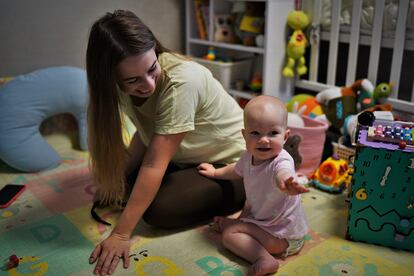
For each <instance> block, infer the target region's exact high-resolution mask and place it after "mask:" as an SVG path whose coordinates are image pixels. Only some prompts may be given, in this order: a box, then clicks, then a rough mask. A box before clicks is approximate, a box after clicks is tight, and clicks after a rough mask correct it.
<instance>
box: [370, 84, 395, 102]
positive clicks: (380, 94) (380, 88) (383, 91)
mask: <svg viewBox="0 0 414 276" xmlns="http://www.w3.org/2000/svg"><path fill="white" fill-rule="evenodd" d="M391 93H392V83H386V82H382V83H380V84H378V85H377V86H376V87H375V89H374V94H373V97H374V100H375V101H377V102H380V101H382V100H383V99H385V98H388V97H389V96H390V95H391Z"/></svg>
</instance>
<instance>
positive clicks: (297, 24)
mask: <svg viewBox="0 0 414 276" xmlns="http://www.w3.org/2000/svg"><path fill="white" fill-rule="evenodd" d="M287 24H288V26H289V27H290V28H291V29H293V33H292V35H291V36H290V38H289V41H288V43H287V47H286V55H287V63H286V66H285V67H284V68H283V72H282V74H283V76H285V77H287V78H292V77H293V76H294V75H295V74H294V67H295V64H296V63H297V68H296V72H297V74H298V75H299V76H300V75H304V74H306V73H307V71H308V68H307V67H306V62H305V57H304V54H305V50H306V46H307V44H308V40H307V39H306V36H305V34H304V32H303V30H304V29H305V28H306V27H307V26H308V25H309V18H308V16H307V15H306V14H305V13H304V12H303V11H291V12H290V13H289V14H288V19H287Z"/></svg>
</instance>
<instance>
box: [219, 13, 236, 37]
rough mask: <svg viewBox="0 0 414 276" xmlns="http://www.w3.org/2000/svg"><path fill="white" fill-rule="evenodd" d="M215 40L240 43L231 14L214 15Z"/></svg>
mask: <svg viewBox="0 0 414 276" xmlns="http://www.w3.org/2000/svg"><path fill="white" fill-rule="evenodd" d="M214 41H216V42H225V43H239V39H238V37H237V36H236V34H235V33H234V22H233V18H232V16H231V15H230V14H217V15H216V16H215V17H214Z"/></svg>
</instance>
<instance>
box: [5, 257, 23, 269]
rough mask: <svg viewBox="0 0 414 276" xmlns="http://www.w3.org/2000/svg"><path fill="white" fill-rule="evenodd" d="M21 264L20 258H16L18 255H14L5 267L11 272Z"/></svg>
mask: <svg viewBox="0 0 414 276" xmlns="http://www.w3.org/2000/svg"><path fill="white" fill-rule="evenodd" d="M19 262H20V260H19V258H18V257H17V256H16V254H13V255H11V256H10V257H9V258H8V261H7V263H6V264H5V265H4V268H5V269H6V270H10V269H12V268H15V267H17V266H18V265H19Z"/></svg>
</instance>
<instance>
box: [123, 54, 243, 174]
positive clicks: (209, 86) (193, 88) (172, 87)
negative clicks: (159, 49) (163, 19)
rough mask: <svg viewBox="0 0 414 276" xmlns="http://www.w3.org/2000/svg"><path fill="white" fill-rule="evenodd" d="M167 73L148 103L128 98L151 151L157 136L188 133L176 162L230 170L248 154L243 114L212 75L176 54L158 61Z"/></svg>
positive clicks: (128, 111) (130, 113)
mask: <svg viewBox="0 0 414 276" xmlns="http://www.w3.org/2000/svg"><path fill="white" fill-rule="evenodd" d="M158 61H159V63H160V65H161V69H162V73H161V76H160V78H159V79H158V80H157V87H156V90H155V92H154V94H153V95H151V96H150V97H149V98H148V99H147V101H146V102H145V103H144V104H143V105H141V106H139V107H137V106H134V105H133V104H132V101H131V99H130V98H129V96H126V97H123V98H124V100H125V105H124V110H125V112H126V114H127V115H128V116H129V117H130V118H131V120H132V122H133V123H134V124H135V126H136V128H137V131H138V133H139V134H140V137H141V139H142V141H143V143H144V144H145V145H146V146H148V145H149V143H150V140H151V137H152V135H153V134H154V133H157V134H176V133H182V132H187V134H186V135H185V137H184V140H183V141H182V143H181V145H180V147H179V149H178V150H177V152H176V154H175V155H174V157H173V159H172V161H173V162H174V163H176V164H177V165H181V166H186V165H195V164H199V163H201V162H210V163H222V164H228V163H232V162H235V161H237V160H238V159H239V157H240V155H241V152H242V151H243V150H244V149H245V143H244V139H243V137H242V134H241V129H242V128H243V111H242V109H241V108H240V107H239V105H238V104H237V103H236V101H235V100H234V99H233V98H232V97H231V96H230V95H229V94H228V93H227V92H226V91H225V90H224V88H223V87H222V85H221V84H220V83H219V82H218V81H217V80H216V79H215V78H214V77H213V76H212V74H211V72H210V71H209V70H208V69H206V68H205V67H203V66H201V65H200V64H198V63H196V62H194V61H191V60H189V59H186V58H185V57H181V56H179V55H176V54H172V53H163V54H160V55H159V57H158Z"/></svg>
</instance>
